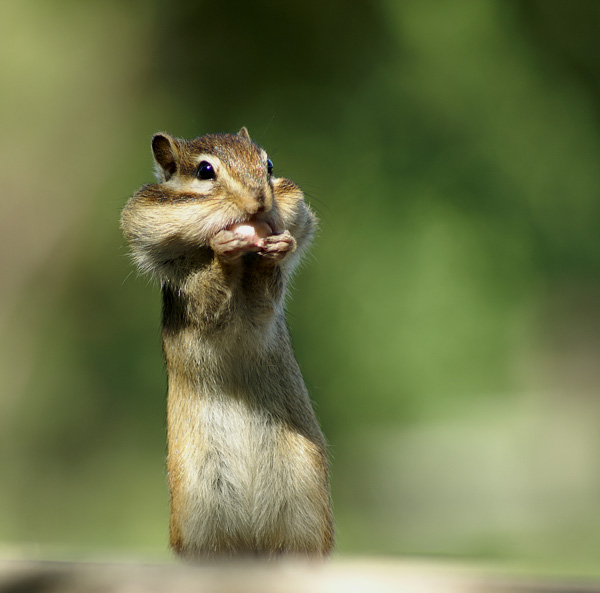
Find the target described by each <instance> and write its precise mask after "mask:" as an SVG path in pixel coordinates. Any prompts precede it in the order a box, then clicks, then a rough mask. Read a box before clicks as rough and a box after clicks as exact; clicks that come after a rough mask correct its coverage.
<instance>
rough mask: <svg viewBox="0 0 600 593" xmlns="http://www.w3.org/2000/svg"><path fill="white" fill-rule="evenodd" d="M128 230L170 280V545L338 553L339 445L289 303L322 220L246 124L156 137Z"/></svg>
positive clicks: (165, 297)
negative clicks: (150, 175)
mask: <svg viewBox="0 0 600 593" xmlns="http://www.w3.org/2000/svg"><path fill="white" fill-rule="evenodd" d="M152 151H153V154H154V160H155V162H156V169H157V176H158V183H156V184H150V185H145V186H143V187H141V188H140V189H139V190H138V191H137V192H136V193H135V194H134V195H133V197H131V198H130V200H129V202H128V203H127V205H126V206H125V208H124V210H123V212H122V215H121V228H122V230H123V233H124V236H125V238H126V239H127V241H128V243H129V244H130V246H131V250H132V255H133V258H134V260H135V262H136V263H137V266H138V267H139V269H140V270H141V271H142V272H146V273H149V274H151V275H152V276H154V277H155V278H156V279H158V281H159V282H160V284H161V287H162V304H163V306H162V337H163V350H164V356H165V359H166V367H167V375H168V403H167V432H168V436H167V441H168V461H167V470H168V481H169V489H170V500H171V514H170V543H171V546H172V548H173V549H174V550H175V552H176V553H177V554H179V555H181V556H183V557H186V558H192V559H193V558H202V557H210V556H234V555H245V554H246V555H265V556H270V557H272V556H278V555H280V554H285V553H297V554H304V555H309V556H322V555H326V554H328V553H329V552H330V551H331V549H332V546H333V518H332V510H331V504H330V495H329V486H328V460H327V451H326V445H325V440H324V438H323V434H322V432H321V429H320V427H319V424H318V422H317V419H316V417H315V413H314V411H313V408H312V405H311V401H310V398H309V395H308V392H307V389H306V387H305V385H304V381H303V379H302V375H301V373H300V370H299V368H298V364H297V362H296V359H295V357H294V353H293V351H292V346H291V342H290V337H289V332H288V329H287V325H286V320H285V312H284V300H285V296H286V288H287V284H288V281H289V278H290V275H291V274H292V272H293V270H294V269H295V268H296V266H297V265H298V263H299V261H300V259H301V256H302V254H303V253H304V252H305V251H306V249H307V247H308V245H309V243H310V242H311V239H312V236H313V234H314V231H315V227H316V217H315V215H314V214H313V212H312V211H311V209H310V208H309V206H308V205H307V204H306V203H305V201H304V197H303V194H302V191H301V190H300V188H299V187H298V186H297V185H295V184H294V183H293V182H292V181H289V180H288V179H282V178H277V177H275V175H274V173H273V164H272V162H271V160H270V159H269V158H268V156H267V153H266V152H265V151H264V150H263V149H262V148H260V147H259V146H258V145H256V144H255V143H254V142H253V141H252V140H251V139H250V136H249V134H248V131H247V130H246V128H242V129H241V130H240V132H239V133H238V134H211V135H206V136H202V137H200V138H196V139H194V140H181V139H178V138H174V137H171V136H169V135H168V134H162V133H161V134H156V135H155V136H154V137H153V138H152Z"/></svg>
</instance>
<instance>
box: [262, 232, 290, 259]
mask: <svg viewBox="0 0 600 593" xmlns="http://www.w3.org/2000/svg"><path fill="white" fill-rule="evenodd" d="M295 250H296V239H294V237H292V235H291V234H290V232H289V231H283V233H280V234H278V235H270V236H268V237H266V238H265V239H263V241H262V247H261V249H260V251H259V252H258V254H259V255H261V256H262V257H264V258H265V259H269V260H271V261H279V260H281V259H282V258H284V257H285V256H286V255H287V254H288V253H292V252H293V251H295Z"/></svg>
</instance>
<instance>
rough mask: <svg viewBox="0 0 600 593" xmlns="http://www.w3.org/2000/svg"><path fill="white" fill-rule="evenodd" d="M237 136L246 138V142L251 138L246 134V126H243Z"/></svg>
mask: <svg viewBox="0 0 600 593" xmlns="http://www.w3.org/2000/svg"><path fill="white" fill-rule="evenodd" d="M237 135H238V136H241V137H242V138H246V139H247V140H252V138H250V134H249V133H248V128H246V126H244V127H243V128H242V129H241V130H240V131H239V132H238V134H237Z"/></svg>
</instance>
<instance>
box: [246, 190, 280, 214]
mask: <svg viewBox="0 0 600 593" xmlns="http://www.w3.org/2000/svg"><path fill="white" fill-rule="evenodd" d="M244 206H245V209H246V211H247V212H248V214H259V213H260V212H268V211H269V210H271V208H272V207H273V196H272V194H271V192H269V191H265V190H264V189H259V190H257V191H255V192H252V194H250V195H248V197H247V199H246V200H245V204H244Z"/></svg>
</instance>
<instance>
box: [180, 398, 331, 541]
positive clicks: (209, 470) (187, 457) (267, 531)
mask: <svg viewBox="0 0 600 593" xmlns="http://www.w3.org/2000/svg"><path fill="white" fill-rule="evenodd" d="M197 412H198V415H197V416H196V418H198V419H199V424H198V425H196V426H195V427H193V428H194V429H195V430H197V431H198V432H197V433H196V435H190V436H191V437H192V438H190V439H188V444H189V445H188V446H186V450H185V451H182V453H184V454H183V456H182V457H183V459H182V461H183V468H182V469H183V472H182V474H183V476H184V478H183V480H184V482H183V491H184V492H183V494H184V497H185V498H186V500H187V503H188V504H186V505H185V508H186V509H188V511H187V512H188V516H187V517H186V518H185V520H184V521H183V522H182V527H183V530H182V536H183V542H184V544H185V545H188V546H191V547H193V548H202V549H205V550H208V551H210V550H211V549H212V548H213V546H214V545H215V544H214V542H222V541H223V539H224V538H225V540H229V541H230V542H231V547H232V549H240V548H244V549H247V550H248V551H249V552H250V551H260V550H262V549H274V548H276V549H280V550H282V551H294V550H307V549H308V550H310V549H315V550H318V549H319V548H320V546H321V544H322V542H321V535H322V531H323V528H322V525H321V524H320V519H319V518H321V517H323V509H322V504H323V502H322V501H323V495H322V489H323V487H324V484H323V476H322V469H321V470H320V469H319V468H317V467H315V458H316V457H318V456H315V452H317V451H318V448H317V446H316V445H314V444H313V443H311V442H310V440H309V439H308V438H306V437H304V436H302V435H300V434H298V433H296V432H293V431H292V430H291V429H290V427H289V426H286V425H284V424H282V423H278V422H273V421H272V419H271V418H270V417H269V416H268V415H267V414H266V413H261V412H260V411H258V410H257V409H256V408H254V409H252V410H250V408H249V406H248V404H247V402H245V401H243V400H240V399H237V398H233V397H218V398H217V397H214V398H208V401H207V400H205V401H203V402H202V404H200V403H198V410H197ZM190 428H192V427H190ZM198 439H200V440H201V441H202V443H203V445H202V447H201V448H197V447H195V446H194V445H193V444H194V443H198Z"/></svg>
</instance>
